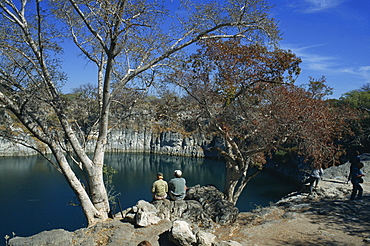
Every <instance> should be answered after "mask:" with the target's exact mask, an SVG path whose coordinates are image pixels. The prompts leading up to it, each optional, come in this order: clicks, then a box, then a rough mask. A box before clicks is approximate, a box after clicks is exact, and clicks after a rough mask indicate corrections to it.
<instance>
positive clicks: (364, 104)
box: [340, 90, 370, 111]
mask: <svg viewBox="0 0 370 246" xmlns="http://www.w3.org/2000/svg"><path fill="white" fill-rule="evenodd" d="M340 102H341V103H346V104H348V105H350V106H351V107H353V108H356V109H364V110H366V111H369V110H370V91H361V90H353V91H350V92H347V93H345V94H344V95H343V96H342V97H341V98H340Z"/></svg>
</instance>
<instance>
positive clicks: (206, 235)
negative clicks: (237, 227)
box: [197, 231, 216, 246]
mask: <svg viewBox="0 0 370 246" xmlns="http://www.w3.org/2000/svg"><path fill="white" fill-rule="evenodd" d="M215 241H216V236H215V235H213V234H212V233H210V232H205V231H199V232H198V233H197V242H198V245H199V246H212V245H213V243H214V242H215Z"/></svg>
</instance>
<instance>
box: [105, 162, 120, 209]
mask: <svg viewBox="0 0 370 246" xmlns="http://www.w3.org/2000/svg"><path fill="white" fill-rule="evenodd" d="M116 173H117V170H116V169H114V168H112V167H110V166H107V165H106V164H104V166H103V175H104V184H105V188H106V189H107V194H108V200H109V203H110V204H111V205H112V206H114V205H116V197H117V196H119V195H120V193H118V192H117V191H116V190H115V187H114V184H113V175H114V174H116Z"/></svg>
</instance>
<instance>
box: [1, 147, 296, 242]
mask: <svg viewBox="0 0 370 246" xmlns="http://www.w3.org/2000/svg"><path fill="white" fill-rule="evenodd" d="M105 163H106V164H107V165H108V166H111V167H113V168H114V169H115V170H117V171H118V173H117V174H114V176H113V183H114V186H115V190H116V191H117V192H118V193H120V196H119V200H120V202H121V205H122V208H123V209H125V208H127V207H130V206H133V205H135V204H136V202H137V201H138V200H140V199H144V200H147V201H150V200H151V193H150V188H151V185H152V183H153V182H154V181H155V175H156V173H157V172H158V171H161V172H162V173H163V174H164V179H165V180H169V179H171V178H172V174H173V171H174V170H175V169H181V170H182V171H183V177H184V178H185V179H186V180H187V185H188V186H194V185H197V184H200V185H206V184H213V185H215V186H216V187H218V188H219V189H221V190H222V188H223V186H224V182H225V180H224V179H225V166H224V163H223V162H222V161H216V160H208V159H201V158H189V157H174V156H165V155H150V154H131V153H130V154H128V153H119V154H107V155H106V160H105ZM295 189H296V187H294V186H293V185H292V184H289V183H288V182H287V181H285V180H282V179H280V178H278V177H275V176H273V175H271V174H269V173H261V174H259V175H258V176H257V177H256V178H254V179H253V180H251V181H250V183H249V184H248V185H247V187H246V189H245V190H244V192H243V194H242V195H241V197H240V198H239V201H238V204H237V206H238V208H239V210H240V211H249V210H251V209H254V208H255V207H256V206H267V205H268V204H269V203H270V202H274V201H277V200H278V199H280V198H281V197H282V196H284V195H286V194H288V193H290V192H291V191H293V190H295ZM0 199H1V202H0V214H1V216H0V236H1V237H2V239H3V238H4V236H5V235H9V236H11V235H12V233H13V232H14V233H15V234H16V235H19V236H30V235H33V234H36V233H39V232H41V231H44V230H51V229H56V228H63V229H66V230H70V231H72V230H75V229H78V228H81V227H84V226H86V222H85V217H84V215H83V213H82V210H81V208H80V207H78V206H71V205H69V204H70V203H71V202H72V203H78V201H77V200H76V198H75V195H74V193H73V192H72V190H71V189H70V188H69V186H68V184H67V182H66V181H65V179H64V177H63V176H62V175H61V174H60V173H59V172H57V171H56V170H55V169H54V167H52V166H51V165H50V164H48V162H47V161H46V160H44V159H43V158H42V157H40V156H31V157H1V158H0ZM116 212H118V211H116ZM0 245H5V239H4V240H1V239H0Z"/></svg>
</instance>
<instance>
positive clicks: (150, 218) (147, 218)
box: [134, 200, 161, 226]
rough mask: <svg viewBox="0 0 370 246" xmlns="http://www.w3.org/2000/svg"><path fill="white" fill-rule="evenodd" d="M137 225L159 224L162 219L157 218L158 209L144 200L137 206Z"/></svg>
mask: <svg viewBox="0 0 370 246" xmlns="http://www.w3.org/2000/svg"><path fill="white" fill-rule="evenodd" d="M135 207H136V209H134V211H135V210H136V211H137V212H136V215H135V224H136V225H137V226H148V225H153V224H157V223H158V222H159V221H160V220H161V219H160V218H159V217H158V216H157V212H158V210H157V208H156V207H155V206H154V205H153V204H150V203H148V202H146V201H144V200H140V201H139V202H138V203H137V204H136V206H135Z"/></svg>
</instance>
